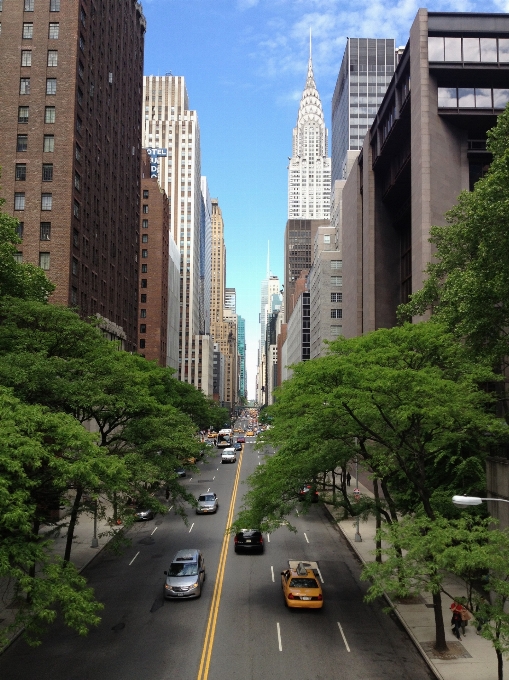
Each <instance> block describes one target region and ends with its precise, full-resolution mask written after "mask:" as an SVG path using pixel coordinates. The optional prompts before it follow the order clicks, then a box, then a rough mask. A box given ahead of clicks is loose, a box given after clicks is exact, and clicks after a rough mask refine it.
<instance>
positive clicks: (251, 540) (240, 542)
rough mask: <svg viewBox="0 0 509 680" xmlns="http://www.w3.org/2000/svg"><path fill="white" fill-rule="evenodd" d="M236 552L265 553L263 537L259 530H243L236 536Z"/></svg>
mask: <svg viewBox="0 0 509 680" xmlns="http://www.w3.org/2000/svg"><path fill="white" fill-rule="evenodd" d="M233 540H234V544H235V552H236V553H239V552H260V553H262V552H263V535H262V532H261V531H259V530H258V529H241V530H240V531H239V532H238V533H237V534H235V538H234V539H233Z"/></svg>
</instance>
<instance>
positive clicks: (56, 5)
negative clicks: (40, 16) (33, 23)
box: [0, 0, 60, 12]
mask: <svg viewBox="0 0 509 680" xmlns="http://www.w3.org/2000/svg"><path fill="white" fill-rule="evenodd" d="M41 1H42V0H41ZM2 9H3V0H0V12H1V11H2ZM23 11H24V12H34V11H35V0H23ZM49 11H50V12H60V0H49Z"/></svg>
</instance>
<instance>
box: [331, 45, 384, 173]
mask: <svg viewBox="0 0 509 680" xmlns="http://www.w3.org/2000/svg"><path fill="white" fill-rule="evenodd" d="M395 56H396V55H395V44H394V39H392V38H347V41H346V48H345V53H344V55H343V60H342V62H341V67H340V70H339V75H338V78H337V81H336V87H335V89H334V94H333V97H332V150H331V158H332V184H334V182H335V181H336V180H341V179H346V178H347V176H348V168H347V165H348V158H349V152H350V163H351V162H352V159H353V158H355V156H357V154H358V153H359V149H361V148H362V143H363V140H364V137H365V136H366V133H367V131H368V130H369V128H370V127H371V123H372V122H373V119H374V117H375V115H376V113H377V111H378V107H379V106H380V104H381V103H382V100H383V98H384V95H385V92H386V90H387V87H388V85H389V83H390V82H391V78H392V75H393V73H394V67H395Z"/></svg>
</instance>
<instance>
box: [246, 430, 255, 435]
mask: <svg viewBox="0 0 509 680" xmlns="http://www.w3.org/2000/svg"><path fill="white" fill-rule="evenodd" d="M246 437H254V432H253V430H248V431H247V432H246Z"/></svg>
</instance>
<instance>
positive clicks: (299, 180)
mask: <svg viewBox="0 0 509 680" xmlns="http://www.w3.org/2000/svg"><path fill="white" fill-rule="evenodd" d="M328 148H329V145H328V132H327V128H326V127H325V121H324V117H323V110H322V102H321V101H320V95H319V94H318V90H317V89H316V85H315V78H314V75H313V62H312V58H311V37H310V41H309V63H308V75H307V79H306V86H305V88H304V92H303V93H302V99H301V101H300V107H299V114H298V116H297V125H296V127H294V129H293V147H292V157H291V158H290V163H289V166H288V219H315V220H316V219H329V218H330V191H331V159H330V157H329V156H328Z"/></svg>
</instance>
